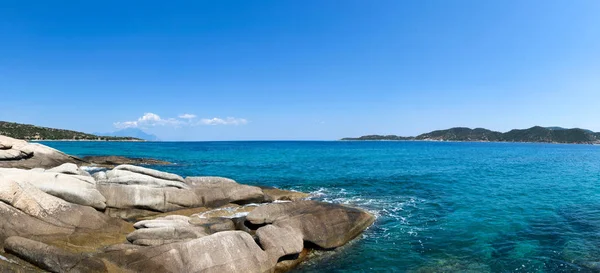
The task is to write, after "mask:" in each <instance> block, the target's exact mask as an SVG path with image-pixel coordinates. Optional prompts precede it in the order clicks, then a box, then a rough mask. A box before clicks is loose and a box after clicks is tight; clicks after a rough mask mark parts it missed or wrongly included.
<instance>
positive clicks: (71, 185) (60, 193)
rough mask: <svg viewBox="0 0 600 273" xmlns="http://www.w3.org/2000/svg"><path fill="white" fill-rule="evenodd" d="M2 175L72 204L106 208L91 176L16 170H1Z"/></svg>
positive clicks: (103, 199)
mask: <svg viewBox="0 0 600 273" xmlns="http://www.w3.org/2000/svg"><path fill="white" fill-rule="evenodd" d="M0 174H2V175H4V177H5V178H6V179H9V180H13V181H17V182H27V183H30V184H32V185H34V186H35V187H37V188H38V189H40V190H42V191H44V192H46V193H48V194H51V195H54V196H56V197H59V198H61V199H64V200H66V201H69V202H71V203H75V204H79V205H84V206H91V207H94V208H96V209H104V208H105V207H106V203H105V202H106V199H105V198H104V196H103V195H102V194H100V192H99V191H98V190H97V189H96V181H94V179H93V178H92V177H89V176H81V175H67V174H62V173H53V172H37V171H31V170H22V169H15V168H10V169H7V168H0Z"/></svg>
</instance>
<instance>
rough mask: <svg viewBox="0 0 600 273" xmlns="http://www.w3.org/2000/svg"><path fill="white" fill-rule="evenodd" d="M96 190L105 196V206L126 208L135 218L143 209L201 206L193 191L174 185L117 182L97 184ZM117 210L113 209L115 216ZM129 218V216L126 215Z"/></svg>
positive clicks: (158, 210) (172, 209) (158, 209)
mask: <svg viewBox="0 0 600 273" xmlns="http://www.w3.org/2000/svg"><path fill="white" fill-rule="evenodd" d="M97 187H98V190H99V191H100V192H101V193H102V195H104V196H105V197H106V205H107V208H113V209H116V210H128V211H129V212H132V214H131V215H130V216H132V218H135V216H136V215H138V216H145V215H143V213H142V211H143V210H148V211H153V212H156V213H160V212H168V211H174V210H180V209H184V208H190V207H199V206H202V203H201V200H199V199H198V197H197V196H196V194H195V193H194V192H193V191H190V190H185V189H179V188H175V187H165V188H157V187H148V186H144V185H118V184H102V183H99V184H98V186H97ZM132 209H135V210H142V211H139V213H137V214H136V213H133V212H135V211H132ZM116 214H118V211H115V215H113V216H117V215H116ZM128 218H129V217H128Z"/></svg>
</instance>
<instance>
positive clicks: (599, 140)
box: [341, 126, 600, 144]
mask: <svg viewBox="0 0 600 273" xmlns="http://www.w3.org/2000/svg"><path fill="white" fill-rule="evenodd" d="M341 140H359V141H366V140H405V141H406V140H421V141H472V142H539V143H569V144H600V133H596V132H593V131H590V130H586V129H579V128H574V129H566V128H562V127H541V126H534V127H531V128H529V129H513V130H510V131H508V132H506V133H501V132H497V131H492V130H488V129H484V128H475V129H471V128H466V127H455V128H450V129H447V130H437V131H433V132H429V133H425V134H421V135H418V136H416V137H403V136H396V135H366V136H361V137H357V138H352V137H348V138H342V139H341Z"/></svg>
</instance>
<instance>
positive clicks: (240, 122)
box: [200, 117, 248, 125]
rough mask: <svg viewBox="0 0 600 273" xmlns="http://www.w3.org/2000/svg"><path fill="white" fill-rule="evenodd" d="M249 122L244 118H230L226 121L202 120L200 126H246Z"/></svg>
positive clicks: (215, 119)
mask: <svg viewBox="0 0 600 273" xmlns="http://www.w3.org/2000/svg"><path fill="white" fill-rule="evenodd" d="M247 123H248V120H246V119H243V118H234V117H228V118H225V119H222V118H211V119H208V118H203V119H201V120H200V124H202V125H244V124H247Z"/></svg>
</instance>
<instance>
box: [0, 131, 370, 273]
mask: <svg viewBox="0 0 600 273" xmlns="http://www.w3.org/2000/svg"><path fill="white" fill-rule="evenodd" d="M86 164H89V159H88V160H87V161H86V160H82V159H79V158H76V157H72V156H69V155H66V154H64V153H62V152H60V151H57V150H55V149H52V148H49V147H47V146H44V145H41V144H36V143H27V142H25V141H21V140H16V139H12V138H8V137H4V136H0V218H1V219H2V220H3V221H2V222H1V223H0V271H2V272H38V271H40V270H46V271H51V272H141V271H147V272H286V271H289V270H291V269H293V268H294V267H296V266H297V265H298V264H300V263H301V262H302V261H304V260H305V259H307V257H308V256H309V255H308V254H309V253H310V252H311V251H328V250H332V249H335V248H337V247H340V246H343V245H345V244H346V243H348V242H349V241H351V240H352V239H354V238H355V237H357V236H358V235H360V234H361V233H362V232H363V231H364V230H365V229H366V228H367V227H369V226H370V225H371V224H372V223H373V222H374V220H375V218H374V216H373V215H371V214H369V213H368V212H366V211H364V210H361V209H358V208H352V207H347V206H343V205H338V204H331V203H324V202H318V201H313V200H307V198H308V197H309V196H308V195H307V194H305V193H299V192H294V191H285V190H280V189H275V188H267V187H263V188H261V187H255V186H248V185H242V184H239V183H237V182H236V181H234V180H232V179H228V178H224V177H202V176H198V177H185V178H184V177H181V176H179V175H176V174H172V173H166V172H161V171H157V170H154V169H150V168H145V167H141V166H135V165H131V164H118V165H117V164H114V165H117V166H110V167H113V168H112V169H107V170H106V171H99V172H95V173H93V174H90V173H88V172H86V171H85V170H82V169H81V168H79V167H80V166H82V165H86ZM106 165H111V164H106Z"/></svg>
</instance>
